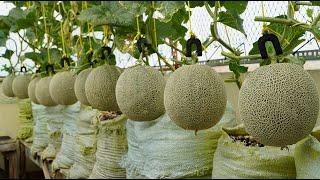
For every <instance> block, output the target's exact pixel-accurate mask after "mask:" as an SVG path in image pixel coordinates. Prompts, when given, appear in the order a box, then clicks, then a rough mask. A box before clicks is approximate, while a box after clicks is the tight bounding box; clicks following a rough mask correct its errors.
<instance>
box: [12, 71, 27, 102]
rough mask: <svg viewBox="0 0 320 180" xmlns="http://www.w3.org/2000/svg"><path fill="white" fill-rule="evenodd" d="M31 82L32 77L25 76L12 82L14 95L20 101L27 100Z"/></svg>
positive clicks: (20, 76) (17, 77) (18, 77)
mask: <svg viewBox="0 0 320 180" xmlns="http://www.w3.org/2000/svg"><path fill="white" fill-rule="evenodd" d="M30 81H31V75H29V74H24V75H19V76H16V78H14V80H13V82H12V91H13V94H14V95H15V96H16V97H17V98H19V99H26V98H28V97H29V95H28V86H29V83H30Z"/></svg>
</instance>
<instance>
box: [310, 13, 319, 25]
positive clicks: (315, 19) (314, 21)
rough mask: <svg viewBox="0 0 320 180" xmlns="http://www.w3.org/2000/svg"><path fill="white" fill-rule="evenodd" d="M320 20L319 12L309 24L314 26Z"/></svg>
mask: <svg viewBox="0 0 320 180" xmlns="http://www.w3.org/2000/svg"><path fill="white" fill-rule="evenodd" d="M319 21H320V13H319V14H318V15H317V17H316V18H314V20H313V22H312V24H311V26H316V25H317V24H318V22H319Z"/></svg>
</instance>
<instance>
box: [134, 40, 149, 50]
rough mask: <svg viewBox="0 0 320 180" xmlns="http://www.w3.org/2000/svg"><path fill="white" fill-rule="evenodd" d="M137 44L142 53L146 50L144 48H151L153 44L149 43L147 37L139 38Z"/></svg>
mask: <svg viewBox="0 0 320 180" xmlns="http://www.w3.org/2000/svg"><path fill="white" fill-rule="evenodd" d="M136 46H137V48H138V51H139V52H140V53H142V52H143V51H144V48H145V47H147V48H148V49H151V47H152V45H151V44H149V43H148V41H147V39H146V38H139V39H138V41H137V43H136Z"/></svg>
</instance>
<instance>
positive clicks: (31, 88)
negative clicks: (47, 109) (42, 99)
mask: <svg viewBox="0 0 320 180" xmlns="http://www.w3.org/2000/svg"><path fill="white" fill-rule="evenodd" d="M40 79H41V78H40V77H35V78H34V79H32V80H31V81H30V83H29V86H28V96H29V98H30V100H31V101H32V102H33V103H36V104H39V101H38V100H37V98H36V85H37V83H38V81H39V80H40Z"/></svg>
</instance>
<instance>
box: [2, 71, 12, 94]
mask: <svg viewBox="0 0 320 180" xmlns="http://www.w3.org/2000/svg"><path fill="white" fill-rule="evenodd" d="M14 78H15V76H14V75H8V76H7V77H6V78H4V79H3V82H2V92H3V94H4V95H6V96H7V97H14V94H13V91H12V82H13V80H14Z"/></svg>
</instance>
